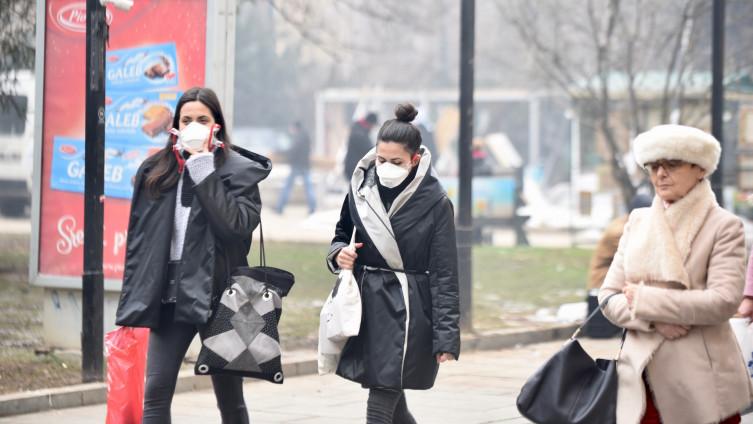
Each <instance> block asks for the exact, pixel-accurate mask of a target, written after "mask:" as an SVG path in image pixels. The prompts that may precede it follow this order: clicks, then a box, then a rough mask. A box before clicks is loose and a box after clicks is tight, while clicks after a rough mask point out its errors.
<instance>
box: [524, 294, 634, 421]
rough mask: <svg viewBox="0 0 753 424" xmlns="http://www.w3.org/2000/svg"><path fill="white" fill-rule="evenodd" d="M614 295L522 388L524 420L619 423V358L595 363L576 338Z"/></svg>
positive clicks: (587, 319)
mask: <svg viewBox="0 0 753 424" xmlns="http://www.w3.org/2000/svg"><path fill="white" fill-rule="evenodd" d="M615 294H617V293H615ZM612 296H614V294H613V295H610V296H609V297H607V298H606V299H604V301H603V302H602V303H601V305H599V309H596V310H595V311H594V312H592V313H591V315H589V316H588V318H586V321H585V322H584V323H583V325H581V326H580V327H579V328H578V329H577V330H576V331H575V333H574V334H573V335H572V337H571V338H570V340H569V341H568V342H567V343H566V344H565V345H564V346H563V347H562V349H561V350H560V351H559V352H557V353H556V354H555V355H554V356H552V357H551V358H550V359H549V361H547V362H546V364H544V366H542V367H541V368H539V370H538V371H536V373H534V374H533V375H532V376H531V377H530V378H529V379H528V381H526V383H525V384H524V385H523V388H522V389H521V390H520V394H519V395H518V400H517V407H518V411H519V412H520V413H521V414H522V415H523V416H524V417H526V418H528V419H529V420H531V421H533V422H534V423H539V424H613V423H615V422H616V411H617V383H618V381H617V361H618V360H619V355H618V359H614V360H608V359H596V360H594V359H593V358H591V356H589V355H588V353H586V351H585V350H583V347H582V346H581V345H580V342H578V339H577V338H576V337H577V336H578V334H579V333H580V331H581V329H582V328H583V327H584V326H585V325H586V324H587V323H588V321H589V320H591V318H593V316H594V315H595V314H596V312H598V311H599V310H601V308H603V307H604V306H605V305H606V304H607V302H608V301H609V299H611V298H612ZM625 334H626V332H625V331H624V330H623V332H622V344H624V343H625ZM620 352H622V346H620Z"/></svg>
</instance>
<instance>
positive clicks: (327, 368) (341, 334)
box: [317, 228, 361, 375]
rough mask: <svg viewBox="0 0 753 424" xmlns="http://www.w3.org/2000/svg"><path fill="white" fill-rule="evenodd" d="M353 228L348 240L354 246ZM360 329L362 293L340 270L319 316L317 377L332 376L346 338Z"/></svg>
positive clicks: (349, 272)
mask: <svg viewBox="0 0 753 424" xmlns="http://www.w3.org/2000/svg"><path fill="white" fill-rule="evenodd" d="M355 238H356V229H355V228H353V235H352V236H351V238H350V245H351V246H354V245H355ZM360 327H361V293H360V291H359V288H358V283H357V282H356V280H355V277H354V276H353V270H350V269H344V270H341V271H340V274H339V275H338V277H337V281H336V282H335V287H334V288H333V289H332V291H331V292H330V294H329V296H327V300H326V301H325V302H324V306H322V311H321V313H320V314H319V343H318V347H317V363H318V372H319V375H325V374H329V373H333V372H335V371H336V370H337V363H338V362H340V353H341V352H342V350H343V348H344V347H345V343H346V342H347V341H348V337H352V336H356V335H358V331H359V329H360Z"/></svg>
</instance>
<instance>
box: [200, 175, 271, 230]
mask: <svg viewBox="0 0 753 424" xmlns="http://www.w3.org/2000/svg"><path fill="white" fill-rule="evenodd" d="M257 174H258V170H257V169H255V168H254V166H253V165H252V164H249V165H248V166H247V167H244V168H242V169H241V170H239V171H237V172H235V173H233V174H230V175H228V176H220V175H219V173H218V172H216V171H214V172H212V173H210V174H209V175H207V176H206V177H205V178H204V179H203V180H201V182H199V183H198V184H196V185H194V194H195V195H196V197H197V198H198V199H199V202H201V207H202V209H203V211H204V213H205V215H206V217H207V220H208V221H209V225H210V227H211V228H212V230H213V231H214V233H215V235H216V236H217V237H219V238H220V239H222V240H225V241H238V240H245V239H247V238H249V237H250V236H251V233H252V232H253V231H254V229H255V228H256V226H257V225H259V220H260V214H261V196H260V195H259V186H258V184H257V182H258V180H259V178H258V175H257Z"/></svg>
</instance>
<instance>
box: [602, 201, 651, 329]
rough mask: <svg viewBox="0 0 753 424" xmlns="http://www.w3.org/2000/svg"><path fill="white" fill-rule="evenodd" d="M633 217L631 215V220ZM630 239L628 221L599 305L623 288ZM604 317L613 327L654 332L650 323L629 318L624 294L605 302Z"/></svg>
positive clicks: (605, 279) (610, 267)
mask: <svg viewBox="0 0 753 424" xmlns="http://www.w3.org/2000/svg"><path fill="white" fill-rule="evenodd" d="M632 217H633V215H631V218H632ZM629 237H630V220H628V223H627V224H625V229H624V231H623V232H622V237H620V243H619V245H618V247H617V253H615V255H614V259H613V260H612V265H610V266H609V271H607V276H606V277H605V278H604V284H602V286H601V289H600V290H599V303H601V302H603V301H604V299H606V298H607V297H608V296H609V295H611V294H614V293H621V292H622V288H623V287H625V285H626V284H627V282H626V281H625V266H624V261H625V257H624V255H625V248H626V246H627V243H628V239H629ZM603 313H604V316H605V317H606V318H607V319H608V320H609V321H611V322H612V323H614V324H615V325H617V326H619V327H622V328H626V329H628V330H637V331H654V330H653V326H652V325H651V322H650V321H648V320H644V319H636V318H633V317H632V316H631V313H630V307H629V306H628V303H627V298H626V297H625V295H624V294H618V295H617V296H614V297H612V298H611V299H609V302H607V305H606V306H604V309H603Z"/></svg>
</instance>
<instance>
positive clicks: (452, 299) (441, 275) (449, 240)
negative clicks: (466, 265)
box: [429, 197, 460, 358]
mask: <svg viewBox="0 0 753 424" xmlns="http://www.w3.org/2000/svg"><path fill="white" fill-rule="evenodd" d="M434 225H435V227H434V235H433V237H432V240H431V245H430V246H429V255H430V257H429V281H430V287H431V306H432V314H431V315H432V325H433V333H434V334H433V353H434V355H436V354H438V353H451V354H453V355H455V358H458V357H459V356H460V325H459V321H460V301H459V296H458V251H457V244H456V240H455V217H454V214H453V210H452V203H450V200H449V199H447V198H446V197H445V198H444V199H443V200H441V201H440V202H439V203H438V204H437V206H435V207H434Z"/></svg>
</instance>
